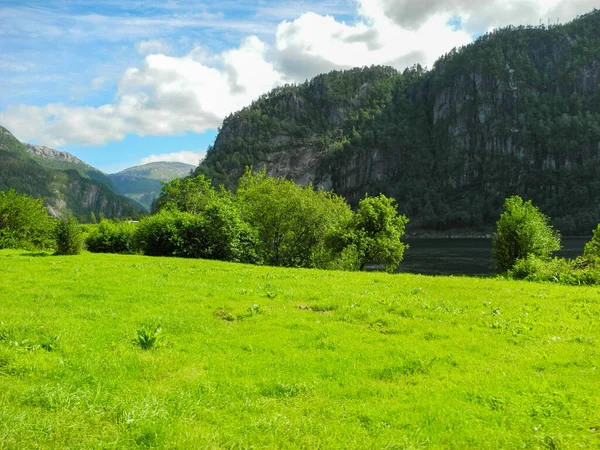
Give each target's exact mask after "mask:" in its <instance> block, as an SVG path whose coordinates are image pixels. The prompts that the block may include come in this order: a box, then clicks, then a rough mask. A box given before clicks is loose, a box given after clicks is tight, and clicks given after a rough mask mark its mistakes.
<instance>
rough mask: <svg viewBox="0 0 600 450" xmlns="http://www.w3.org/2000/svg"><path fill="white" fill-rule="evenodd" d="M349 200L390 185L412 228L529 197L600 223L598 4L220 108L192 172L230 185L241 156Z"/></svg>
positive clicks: (481, 216)
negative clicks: (422, 59)
mask: <svg viewBox="0 0 600 450" xmlns="http://www.w3.org/2000/svg"><path fill="white" fill-rule="evenodd" d="M247 165H251V166H253V167H254V168H255V169H258V168H260V167H263V166H265V167H266V168H267V172H268V174H270V175H274V176H285V177H287V178H290V179H292V180H294V181H296V182H297V183H302V184H305V183H307V182H312V183H314V184H315V185H317V186H320V187H323V188H324V189H331V190H333V191H335V192H337V193H339V194H341V195H343V196H345V197H346V198H347V199H348V200H349V201H350V203H352V204H356V202H357V201H358V199H359V198H361V197H362V196H363V195H364V194H365V193H369V194H376V193H379V192H383V193H385V194H386V195H390V196H393V197H395V198H396V199H397V200H398V203H399V209H400V211H401V212H402V213H405V214H407V215H408V216H409V217H410V218H411V224H410V225H411V227H412V228H413V229H415V228H421V229H425V228H427V229H449V228H456V227H482V228H489V227H492V226H493V224H494V222H495V221H496V220H497V218H498V215H499V213H500V211H501V207H502V202H503V200H504V198H506V197H507V196H509V195H512V194H519V195H521V196H523V197H525V198H528V199H532V200H533V201H534V203H535V204H537V205H538V206H540V208H541V209H542V211H544V212H545V213H546V214H548V215H549V216H550V217H552V218H553V219H554V221H555V225H556V226H557V227H559V229H561V230H562V231H563V232H564V233H566V234H577V233H583V234H589V232H590V230H592V228H595V225H596V224H597V223H598V222H600V11H597V10H594V11H593V12H591V13H589V14H586V15H584V16H581V17H579V18H578V19H576V20H574V21H573V22H570V23H568V24H565V25H560V26H551V27H508V28H505V29H501V30H496V31H494V32H491V33H488V34H486V35H484V36H482V37H481V38H479V39H477V41H475V42H474V43H472V44H470V45H468V46H466V47H463V48H461V49H459V50H453V51H452V52H450V53H449V54H447V55H444V56H443V57H442V58H440V59H439V60H438V61H437V62H436V63H435V65H434V67H433V68H432V69H431V70H424V69H422V68H421V67H420V66H415V67H412V68H410V69H407V70H405V71H404V72H402V73H398V72H397V71H395V70H394V69H392V68H389V67H370V68H362V69H352V70H349V71H343V72H339V71H336V72H331V73H329V74H325V75H319V76H317V77H316V78H314V79H312V80H310V81H307V82H305V83H303V84H300V85H287V86H283V87H280V88H277V89H275V90H273V91H272V92H270V93H269V94H266V95H263V96H261V97H260V98H259V99H257V100H256V101H255V102H253V103H252V105H250V106H249V107H247V108H244V109H243V110H241V111H239V112H237V113H235V114H233V115H230V116H229V117H227V118H226V119H225V120H224V122H223V124H222V126H221V128H220V132H219V134H218V136H217V138H216V140H215V144H214V146H213V147H212V148H210V149H209V151H208V153H207V156H206V158H205V159H204V161H203V162H202V163H201V164H200V165H199V166H198V167H197V168H196V170H195V172H194V173H195V174H204V175H206V176H207V177H209V178H211V179H212V180H213V183H215V184H217V185H218V184H221V183H223V184H225V185H226V186H228V187H234V186H235V184H236V182H237V179H238V177H239V176H240V175H241V174H242V172H243V170H244V167H245V166H247Z"/></svg>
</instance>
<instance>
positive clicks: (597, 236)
mask: <svg viewBox="0 0 600 450" xmlns="http://www.w3.org/2000/svg"><path fill="white" fill-rule="evenodd" d="M583 256H585V257H586V258H600V224H598V227H597V228H596V229H595V230H594V231H593V233H592V239H590V241H589V242H588V243H587V244H585V247H584V249H583Z"/></svg>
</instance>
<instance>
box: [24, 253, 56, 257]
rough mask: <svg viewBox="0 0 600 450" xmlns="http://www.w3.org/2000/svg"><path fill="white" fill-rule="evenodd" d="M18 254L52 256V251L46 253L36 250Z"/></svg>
mask: <svg viewBox="0 0 600 450" xmlns="http://www.w3.org/2000/svg"><path fill="white" fill-rule="evenodd" d="M19 256H34V257H36V258H37V257H41V256H52V253H48V252H36V253H33V252H32V253H29V252H27V253H21V254H19Z"/></svg>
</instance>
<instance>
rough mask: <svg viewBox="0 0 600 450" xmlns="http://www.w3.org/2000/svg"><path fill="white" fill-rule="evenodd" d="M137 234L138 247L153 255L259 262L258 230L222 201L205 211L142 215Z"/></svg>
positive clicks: (232, 206)
mask: <svg viewBox="0 0 600 450" xmlns="http://www.w3.org/2000/svg"><path fill="white" fill-rule="evenodd" d="M135 234H136V241H137V245H138V248H139V249H140V250H141V251H142V252H143V253H144V254H146V255H150V256H179V257H184V258H206V259H219V260H224V261H238V262H249V263H255V262H258V257H257V255H256V251H255V248H256V245H257V237H256V232H255V231H254V230H253V229H252V228H250V227H249V226H248V224H246V223H244V222H243V221H242V220H241V218H240V215H239V212H238V211H237V209H236V208H235V207H234V205H233V204H229V205H228V204H227V203H225V202H222V201H221V202H219V201H216V202H215V203H213V204H211V205H209V206H208V207H207V208H206V209H205V211H204V212H203V213H202V214H191V213H188V212H180V211H169V210H163V211H160V212H158V213H157V214H155V215H153V216H150V217H146V218H144V219H142V221H141V222H140V223H139V225H138V227H137V229H136V233H135Z"/></svg>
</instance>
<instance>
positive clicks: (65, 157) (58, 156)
mask: <svg viewBox="0 0 600 450" xmlns="http://www.w3.org/2000/svg"><path fill="white" fill-rule="evenodd" d="M25 148H26V149H27V151H28V152H29V153H31V154H32V155H35V156H38V157H40V158H47V159H54V160H57V161H60V162H64V163H69V164H81V165H83V166H86V167H89V168H90V169H94V168H93V167H92V166H90V165H89V164H87V163H85V162H83V161H82V160H81V159H79V158H77V157H76V156H73V155H72V154H70V153H68V152H61V151H59V150H54V149H53V148H49V147H44V146H43V145H33V144H27V143H26V144H25ZM94 170H95V169H94Z"/></svg>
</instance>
